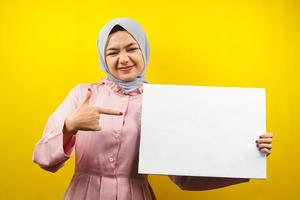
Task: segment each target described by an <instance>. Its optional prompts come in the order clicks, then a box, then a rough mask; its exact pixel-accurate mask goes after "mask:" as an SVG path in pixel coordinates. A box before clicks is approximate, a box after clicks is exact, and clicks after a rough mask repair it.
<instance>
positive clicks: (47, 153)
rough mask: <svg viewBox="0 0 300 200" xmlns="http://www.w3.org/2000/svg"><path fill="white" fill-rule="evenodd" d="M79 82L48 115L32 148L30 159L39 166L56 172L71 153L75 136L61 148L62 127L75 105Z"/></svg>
mask: <svg viewBox="0 0 300 200" xmlns="http://www.w3.org/2000/svg"><path fill="white" fill-rule="evenodd" d="M80 88H81V84H79V85H77V86H75V87H74V88H73V89H72V90H71V91H70V92H69V94H68V95H67V96H66V98H65V99H64V100H63V102H62V103H61V104H60V105H59V107H58V108H57V109H56V110H55V111H54V113H52V114H51V115H50V117H49V118H48V121H47V123H46V126H45V129H44V131H43V135H42V138H41V139H40V140H39V141H38V142H37V144H36V145H35V148H34V152H33V155H32V159H33V161H34V162H35V163H37V164H38V165H39V166H40V167H41V168H43V169H45V170H47V171H50V172H56V171H57V170H58V169H60V168H61V167H62V166H63V165H64V162H65V161H66V160H68V159H69V158H70V156H71V155H72V154H73V149H74V146H75V141H76V136H75V135H74V136H73V137H72V139H71V140H70V142H69V143H68V144H67V145H66V146H65V149H64V148H63V128H64V121H65V118H66V117H67V116H68V115H69V114H71V113H72V112H73V111H74V110H75V109H76V107H77V103H78V95H79V92H80Z"/></svg>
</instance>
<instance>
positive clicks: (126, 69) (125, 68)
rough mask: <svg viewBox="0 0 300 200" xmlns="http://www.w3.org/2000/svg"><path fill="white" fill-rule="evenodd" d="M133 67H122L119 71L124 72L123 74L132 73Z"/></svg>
mask: <svg viewBox="0 0 300 200" xmlns="http://www.w3.org/2000/svg"><path fill="white" fill-rule="evenodd" d="M132 67H133V65H131V66H125V67H121V68H119V69H118V70H120V71H123V72H127V71H130V70H131V69H132Z"/></svg>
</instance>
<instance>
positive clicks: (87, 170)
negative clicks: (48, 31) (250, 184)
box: [33, 78, 249, 200]
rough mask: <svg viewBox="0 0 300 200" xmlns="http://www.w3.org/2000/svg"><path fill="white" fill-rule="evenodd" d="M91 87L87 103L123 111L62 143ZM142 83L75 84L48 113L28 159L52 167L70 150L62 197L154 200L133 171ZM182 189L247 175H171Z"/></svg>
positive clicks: (141, 177)
mask: <svg viewBox="0 0 300 200" xmlns="http://www.w3.org/2000/svg"><path fill="white" fill-rule="evenodd" d="M88 88H91V90H92V98H91V100H90V105H92V106H97V107H103V108H111V109H114V110H116V111H121V112H123V115H121V116H115V115H104V114H101V115H100V126H101V128H102V130H101V131H78V132H77V134H76V135H74V136H73V138H72V139H71V141H70V142H69V143H68V144H67V146H66V148H65V149H64V148H63V133H62V130H63V127H64V121H65V118H66V116H68V115H70V114H71V113H72V112H73V111H74V110H75V109H76V108H78V106H80V105H81V104H82V102H83V100H84V99H85V96H86V93H87V89H88ZM142 93H143V88H142V87H140V88H137V89H136V90H134V91H132V92H130V93H129V94H125V93H124V90H123V89H122V88H121V87H120V86H118V85H116V84H115V83H114V82H113V81H110V80H108V79H107V78H104V79H102V80H101V82H100V83H94V84H79V85H77V86H75V87H74V88H73V89H72V90H71V92H70V93H69V94H68V95H67V97H66V98H65V100H64V101H63V102H62V104H61V105H60V106H59V107H58V108H57V109H56V110H55V112H54V113H53V114H52V115H51V116H50V117H49V119H48V121H47V124H46V127H45V130H44V132H43V135H42V138H41V139H40V140H39V141H38V143H37V144H36V146H35V149H34V153H33V161H34V162H35V163H37V164H39V165H40V166H41V167H42V168H43V169H45V170H48V171H51V172H56V171H57V170H58V169H59V168H61V167H62V166H63V165H64V163H65V161H66V160H68V159H69V158H70V156H71V155H72V154H73V152H74V150H75V160H76V161H75V162H76V164H75V172H74V176H73V178H72V180H71V183H70V185H69V187H68V189H67V191H66V193H65V195H64V199H65V200H69V199H70V200H83V199H88V200H93V199H95V200H99V199H104V200H116V199H118V200H154V199H155V196H154V193H153V191H152V189H151V186H150V184H149V183H148V180H147V175H144V174H138V153H139V152H138V151H139V139H140V128H141V108H142V97H143V95H142ZM170 178H171V180H172V181H173V182H174V183H176V184H177V185H178V186H179V187H180V188H182V189H184V190H207V189H214V188H218V187H224V186H227V185H232V184H236V183H241V182H246V181H249V179H226V178H205V177H184V176H170Z"/></svg>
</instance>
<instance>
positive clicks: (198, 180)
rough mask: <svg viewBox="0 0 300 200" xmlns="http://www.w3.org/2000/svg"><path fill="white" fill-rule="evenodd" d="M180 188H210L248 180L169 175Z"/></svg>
mask: <svg viewBox="0 0 300 200" xmlns="http://www.w3.org/2000/svg"><path fill="white" fill-rule="evenodd" d="M169 178H170V179H171V180H172V181H173V182H174V183H175V184H176V185H178V187H180V188H181V189H182V190H192V191H194V190H212V189H217V188H222V187H226V186H230V185H235V184H239V183H244V182H249V181H250V180H249V179H243V178H215V177H194V176H169Z"/></svg>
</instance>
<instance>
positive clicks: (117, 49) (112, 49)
mask: <svg viewBox="0 0 300 200" xmlns="http://www.w3.org/2000/svg"><path fill="white" fill-rule="evenodd" d="M134 44H137V43H135V42H132V43H130V44H128V45H126V46H125V47H126V48H127V47H130V46H132V45H134ZM109 50H119V49H118V48H114V47H112V48H109V49H107V50H106V51H109Z"/></svg>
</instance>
